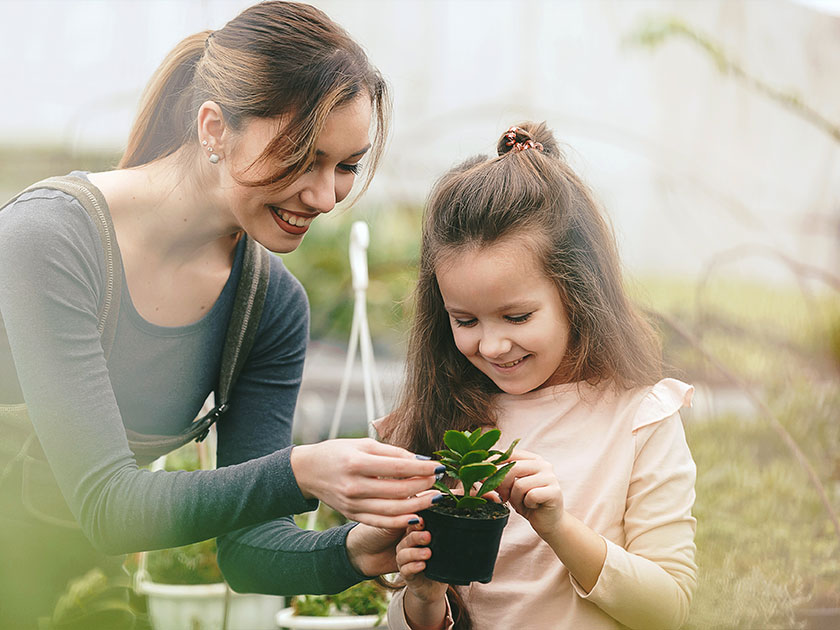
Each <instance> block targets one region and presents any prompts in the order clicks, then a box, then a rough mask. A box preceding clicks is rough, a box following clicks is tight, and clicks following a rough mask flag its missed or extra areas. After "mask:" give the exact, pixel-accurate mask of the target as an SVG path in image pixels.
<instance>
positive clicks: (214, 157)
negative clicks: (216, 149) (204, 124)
mask: <svg viewBox="0 0 840 630" xmlns="http://www.w3.org/2000/svg"><path fill="white" fill-rule="evenodd" d="M202 144H207V140H205V141H204V142H203V143H202ZM207 150H208V151H210V163H211V164H218V163H219V155H218V154H217V153H213V147H207Z"/></svg>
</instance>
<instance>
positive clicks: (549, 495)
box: [522, 486, 557, 510]
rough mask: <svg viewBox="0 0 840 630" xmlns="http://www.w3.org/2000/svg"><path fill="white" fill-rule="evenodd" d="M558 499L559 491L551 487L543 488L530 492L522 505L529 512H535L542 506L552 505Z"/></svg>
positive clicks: (523, 499)
mask: <svg viewBox="0 0 840 630" xmlns="http://www.w3.org/2000/svg"><path fill="white" fill-rule="evenodd" d="M556 498H557V489H556V488H552V487H549V486H541V487H539V488H533V489H532V490H529V491H528V492H527V493H526V494H525V496H524V497H522V505H524V506H525V507H526V508H527V509H529V510H535V509H537V508H538V507H540V506H542V505H550V504H551V503H552V502H553V501H554V500H555V499H556Z"/></svg>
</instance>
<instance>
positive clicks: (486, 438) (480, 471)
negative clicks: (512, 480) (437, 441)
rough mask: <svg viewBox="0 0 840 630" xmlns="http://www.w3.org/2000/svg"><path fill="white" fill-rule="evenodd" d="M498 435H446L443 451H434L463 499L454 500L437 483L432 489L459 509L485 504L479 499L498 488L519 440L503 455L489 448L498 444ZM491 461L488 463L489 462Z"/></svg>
mask: <svg viewBox="0 0 840 630" xmlns="http://www.w3.org/2000/svg"><path fill="white" fill-rule="evenodd" d="M501 435H502V432H501V431H499V429H489V430H487V431H484V432H482V431H481V429H480V428H479V429H475V430H474V431H471V432H467V431H453V430H450V431H447V432H446V433H445V434H444V436H443V443H444V444H445V445H446V447H447V448H445V449H443V450H440V451H435V455H437V456H438V458H440V462H441V464H443V465H444V466H446V474H447V475H449V476H450V477H452V478H453V479H458V480H460V481H461V483H462V485H463V486H464V496H463V497H457V496H455V495H454V494H453V493H452V490H450V489H449V488H448V487H447V486H446V485H445V484H444V483H442V482H440V481H438V482H437V483H436V484H435V486H434V487H435V488H436V489H437V490H440V491H441V492H445V493H446V494H448V495H449V496H451V497H452V498H453V499H455V500H456V501H457V507H459V508H466V509H470V508H475V507H477V506H479V505H481V504H483V503H486V502H487V499H485V498H483V495H485V494H487V493H488V492H490V491H492V490H495V489H496V488H498V487H499V486H500V485H501V483H502V481H503V480H504V478H505V475H507V474H508V472H509V471H510V469H511V468H513V465H514V462H508V463H507V464H504V465H503V466H499V464H501V463H502V462H505V461H506V460H508V459H509V458H510V456H511V454H512V453H513V449H514V448H515V447H516V445H517V443H518V442H519V440H514V441H513V443H512V444H511V445H510V447H509V448H508V450H507V451H505V452H502V451H495V450H492V447H493V445H494V444H496V442H498V441H499V438H500V437H501ZM490 458H492V459H490ZM478 482H482V484H481V487H480V488H479V490H478V491H477V492H476V493H475V494H472V495H471V494H470V492H471V491H472V489H473V487H474V486H475V484H476V483H478Z"/></svg>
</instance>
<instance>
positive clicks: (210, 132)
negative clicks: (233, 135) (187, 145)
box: [196, 101, 229, 159]
mask: <svg viewBox="0 0 840 630" xmlns="http://www.w3.org/2000/svg"><path fill="white" fill-rule="evenodd" d="M196 124H197V126H198V140H199V142H200V143H201V149H202V151H204V153H205V154H207V155H208V156H209V155H211V154H214V153H215V154H216V155H218V156H219V158H220V159H221V158H223V157H224V156H225V141H226V140H227V138H228V136H229V134H227V133H225V131H226V126H225V117H224V115H223V114H222V108H221V107H219V105H218V103H215V102H214V101H204V102H203V103H202V104H201V107H199V108H198V115H197V117H196ZM205 143H206V144H205ZM210 149H212V151H211V150H210Z"/></svg>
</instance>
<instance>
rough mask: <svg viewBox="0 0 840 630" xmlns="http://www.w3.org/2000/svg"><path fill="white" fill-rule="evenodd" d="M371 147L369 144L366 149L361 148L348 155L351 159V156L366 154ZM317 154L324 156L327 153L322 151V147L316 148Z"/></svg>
mask: <svg viewBox="0 0 840 630" xmlns="http://www.w3.org/2000/svg"><path fill="white" fill-rule="evenodd" d="M369 149H370V145H367V146H366V147H365V148H364V149H361V150H359V151H356V152H355V153H351V154H350V155H348V156H347V159H351V158H354V157H359V156H361V155H364V154H365V153H367V152H368V150H369ZM315 155H317V156H318V157H322V156H324V155H326V153H325V152H323V151H321V149H316V150H315Z"/></svg>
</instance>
